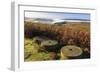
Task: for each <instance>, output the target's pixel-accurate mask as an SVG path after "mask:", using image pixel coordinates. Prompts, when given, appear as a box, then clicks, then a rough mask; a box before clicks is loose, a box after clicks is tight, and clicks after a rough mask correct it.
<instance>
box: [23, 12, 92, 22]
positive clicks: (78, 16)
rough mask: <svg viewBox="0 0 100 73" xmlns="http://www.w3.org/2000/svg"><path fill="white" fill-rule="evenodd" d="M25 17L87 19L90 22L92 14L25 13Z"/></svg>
mask: <svg viewBox="0 0 100 73" xmlns="http://www.w3.org/2000/svg"><path fill="white" fill-rule="evenodd" d="M25 17H29V18H47V19H80V20H81V19H85V20H90V14H86V13H67V12H66V13H64V12H34V11H33V12H32V11H30V12H29V11H27V12H25Z"/></svg>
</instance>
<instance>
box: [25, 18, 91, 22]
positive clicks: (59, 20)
mask: <svg viewBox="0 0 100 73" xmlns="http://www.w3.org/2000/svg"><path fill="white" fill-rule="evenodd" d="M25 21H27V22H35V23H45V24H65V23H68V22H90V20H86V19H47V18H27V17H25Z"/></svg>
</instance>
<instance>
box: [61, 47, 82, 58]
mask: <svg viewBox="0 0 100 73" xmlns="http://www.w3.org/2000/svg"><path fill="white" fill-rule="evenodd" d="M81 54H82V50H81V48H80V47H77V46H71V45H70V46H64V47H62V48H61V55H62V56H63V57H66V58H68V57H77V56H80V55H81Z"/></svg>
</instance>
